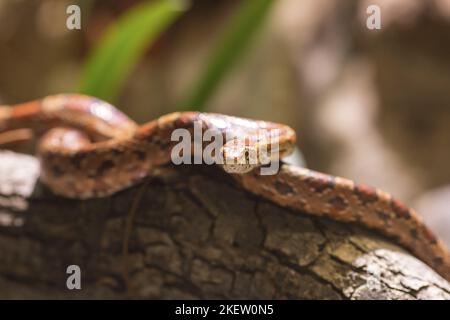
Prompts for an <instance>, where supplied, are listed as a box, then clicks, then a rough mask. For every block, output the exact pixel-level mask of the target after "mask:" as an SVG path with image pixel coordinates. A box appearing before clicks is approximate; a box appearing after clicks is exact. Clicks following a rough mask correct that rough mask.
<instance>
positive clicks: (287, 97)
mask: <svg viewBox="0 0 450 320" xmlns="http://www.w3.org/2000/svg"><path fill="white" fill-rule="evenodd" d="M73 4H76V5H78V6H79V8H80V9H81V29H79V30H78V29H74V30H69V29H68V28H67V26H66V22H67V19H68V18H69V16H71V14H70V13H69V14H68V13H67V12H66V10H67V8H68V7H69V6H70V5H73ZM373 4H376V5H378V6H379V7H380V8H381V29H380V30H369V29H368V28H367V27H366V20H367V18H368V17H369V14H367V12H366V10H367V7H368V6H369V5H373ZM0 70H1V72H0V103H2V104H14V103H18V102H24V101H28V100H32V99H36V98H40V97H43V96H46V95H49V94H55V93H63V92H82V93H87V94H92V95H95V96H98V97H100V98H103V99H105V100H107V101H109V102H111V103H113V104H114V105H116V106H117V107H118V108H120V109H122V110H123V111H124V112H126V113H127V114H128V115H129V116H130V117H132V118H133V119H135V120H136V121H138V122H139V123H143V122H146V121H149V120H151V119H154V118H155V117H158V116H160V115H162V114H165V113H168V112H171V111H175V110H201V111H209V112H221V113H226V114H231V115H237V116H245V117H251V118H258V119H265V120H271V121H276V122H282V123H286V124H289V125H290V126H292V127H294V128H295V129H296V131H297V133H298V137H299V147H300V149H301V151H302V153H303V156H304V158H305V161H306V165H307V166H308V167H309V168H312V169H314V170H318V171H322V172H326V173H330V174H333V175H338V176H343V177H346V178H350V179H353V180H355V181H358V182H364V183H367V184H370V185H373V186H376V187H379V188H381V189H383V190H385V191H387V192H389V193H392V194H393V195H395V196H396V197H397V198H400V199H402V200H403V201H405V202H406V203H407V204H408V205H411V206H413V207H415V208H416V209H417V210H418V211H419V212H420V213H421V214H422V215H423V216H424V218H425V219H426V220H427V221H428V223H429V224H430V225H431V226H432V227H433V228H434V229H435V230H436V232H438V233H439V234H440V236H441V237H442V238H444V239H445V240H446V241H447V243H448V244H450V232H449V231H450V0H429V1H423V0H368V1H366V0H360V1H356V0H347V1H342V0H340V1H339V0H302V1H299V0H226V1H224V0H216V1H208V0H195V1H190V2H189V1H175V0H172V1H169V0H156V1H144V0H142V1H139V0H111V1H107V0H101V1H100V0H79V1H75V0H70V1H66V0H39V1H29V0H0Z"/></svg>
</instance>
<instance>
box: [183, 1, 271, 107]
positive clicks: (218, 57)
mask: <svg viewBox="0 0 450 320" xmlns="http://www.w3.org/2000/svg"><path fill="white" fill-rule="evenodd" d="M274 2H275V1H274V0H245V1H242V3H241V4H240V6H239V8H238V9H237V11H236V14H235V16H233V17H232V19H230V21H229V22H228V23H227V25H226V27H225V32H224V34H223V36H222V38H221V39H219V41H218V42H217V46H216V48H215V50H213V52H212V55H211V57H210V58H209V61H208V63H207V64H206V68H205V69H204V70H203V72H201V73H200V77H199V79H198V81H197V82H196V83H195V84H194V86H193V88H192V89H191V90H190V92H189V94H188V96H187V99H185V100H183V101H181V103H180V104H179V105H178V108H177V110H180V111H181V110H193V109H196V110H199V111H201V110H204V109H205V107H206V103H207V101H208V99H209V98H210V97H211V96H212V94H213V93H214V92H215V90H216V89H217V87H218V86H219V84H220V82H221V80H222V79H223V78H224V77H225V75H226V74H227V73H228V72H230V70H231V69H232V67H233V65H234V64H235V63H236V61H237V60H238V58H239V57H240V56H241V55H242V53H243V52H244V51H245V49H246V48H247V47H248V46H249V44H250V42H251V39H252V38H253V36H254V35H255V34H256V33H257V31H258V30H259V29H260V27H261V25H262V24H263V22H264V20H265V17H266V16H267V14H268V12H269V9H270V8H271V5H272V4H273V3H274Z"/></svg>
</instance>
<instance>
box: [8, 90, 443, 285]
mask: <svg viewBox="0 0 450 320" xmlns="http://www.w3.org/2000/svg"><path fill="white" fill-rule="evenodd" d="M196 121H201V123H202V126H203V127H204V128H205V129H210V130H213V131H214V132H216V133H219V134H221V135H222V136H223V137H224V138H225V141H226V143H225V145H224V148H223V149H222V152H223V153H224V156H225V153H226V152H227V140H226V137H227V135H228V134H229V133H232V134H231V136H236V135H238V136H246V137H248V139H247V140H246V143H245V144H244V146H243V147H242V148H243V149H242V150H240V151H241V152H238V153H239V155H238V156H237V157H242V158H244V159H246V156H247V153H248V150H249V149H252V148H260V147H265V148H268V149H271V147H272V145H271V144H272V143H273V141H274V140H269V139H264V138H263V139H261V136H260V135H259V133H258V134H257V131H258V130H261V129H264V130H267V129H269V130H270V129H277V130H276V132H277V134H276V135H275V137H272V138H274V139H275V141H276V142H277V144H278V149H277V150H278V151H279V152H280V157H281V158H282V157H283V156H285V155H287V154H289V153H290V152H291V151H292V149H293V148H294V146H295V139H296V138H295V133H294V132H293V130H292V129H291V128H289V127H287V126H285V125H281V124H276V123H271V122H265V121H257V120H248V119H242V118H236V117H230V116H225V115H219V114H208V113H199V112H181V113H180V112H178V113H172V114H169V115H166V116H163V117H160V118H159V119H157V120H154V121H151V122H149V123H147V124H144V125H142V126H138V125H137V124H136V123H135V122H133V121H132V120H131V119H129V118H128V117H127V116H126V115H124V114H123V113H121V112H120V111H118V110H117V109H116V108H114V107H113V106H112V105H110V104H108V103H106V102H103V101H101V100H99V99H96V98H93V97H88V96H82V95H74V94H62V95H56V96H48V97H46V98H44V99H42V100H36V101H32V102H28V103H24V104H19V105H15V106H1V107H0V133H2V132H7V131H11V130H14V129H19V128H31V129H33V130H34V131H35V132H36V133H37V134H38V135H43V137H42V139H41V140H40V143H39V146H38V156H39V158H40V162H41V167H42V170H41V179H42V181H43V182H44V183H45V184H46V185H48V186H49V187H50V188H51V189H52V191H54V192H55V193H56V194H59V195H62V196H64V197H69V198H79V199H86V198H92V197H102V196H107V195H110V194H113V193H115V192H117V191H120V190H122V189H124V188H126V187H128V186H131V185H133V184H136V183H138V182H139V181H141V180H142V179H144V178H145V177H146V176H147V175H148V174H149V172H150V170H151V169H152V168H154V167H155V166H161V165H164V164H167V163H169V162H170V161H171V150H172V148H173V147H174V145H175V142H174V141H171V134H172V132H173V131H174V130H175V129H180V128H184V129H187V130H189V131H190V132H192V131H193V130H194V123H195V122H196ZM228 142H229V141H228ZM225 158H226V157H225ZM259 165H260V163H257V164H255V165H248V164H244V166H243V167H242V168H243V169H242V170H240V169H239V167H235V166H232V165H229V164H227V162H225V163H224V164H223V165H222V167H223V168H224V169H225V170H226V171H228V172H230V173H232V176H233V177H234V178H235V180H236V181H237V182H238V183H239V184H240V185H241V186H242V187H243V188H244V189H246V190H248V191H250V192H251V193H254V194H257V195H260V196H262V197H264V198H267V199H269V200H271V201H273V202H275V203H277V204H278V205H281V206H284V207H290V208H293V209H296V210H301V211H302V212H305V213H308V214H311V215H317V216H324V217H328V218H331V219H334V220H338V221H344V222H352V223H358V224H362V225H363V226H366V227H368V228H370V229H373V230H376V231H378V232H381V233H382V234H384V235H386V236H388V237H390V238H394V239H396V240H397V242H398V243H399V244H400V245H402V246H403V247H405V248H406V249H408V250H409V251H411V252H412V253H413V254H415V255H416V256H417V257H418V258H419V259H421V260H423V261H424V262H425V263H427V264H428V265H430V266H431V267H432V268H434V269H435V270H436V271H437V272H438V273H440V274H441V275H442V276H443V277H444V278H446V279H447V280H450V254H449V252H448V250H447V248H446V247H445V246H444V245H443V244H442V243H441V242H440V241H439V240H438V239H437V238H436V237H435V236H434V235H433V233H432V232H431V231H430V230H429V229H428V228H427V227H426V226H425V224H424V223H423V222H422V221H421V220H420V218H419V217H418V215H417V214H416V213H415V212H414V211H413V210H412V209H409V208H408V207H406V206H405V205H403V204H402V203H401V202H399V201H397V200H395V199H393V198H392V197H391V196H390V195H389V194H386V193H385V192H383V191H380V190H377V189H374V188H371V187H368V186H365V185H360V184H355V183H354V182H352V181H350V180H347V179H343V178H339V177H334V176H330V175H326V174H323V173H318V172H314V171H312V170H308V169H305V168H295V167H291V168H290V169H289V170H287V169H286V168H285V167H281V170H280V171H279V172H278V173H277V174H275V175H261V174H260V173H259V171H258V170H252V169H254V167H257V166H259Z"/></svg>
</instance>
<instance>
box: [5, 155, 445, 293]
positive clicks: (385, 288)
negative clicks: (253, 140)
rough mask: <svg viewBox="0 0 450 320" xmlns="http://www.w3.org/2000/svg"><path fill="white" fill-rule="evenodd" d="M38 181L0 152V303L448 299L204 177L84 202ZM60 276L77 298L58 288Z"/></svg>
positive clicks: (414, 274) (180, 170) (358, 248)
mask: <svg viewBox="0 0 450 320" xmlns="http://www.w3.org/2000/svg"><path fill="white" fill-rule="evenodd" d="M38 175H39V168H38V164H37V161H36V159H35V158H33V157H30V156H25V155H20V154H16V153H12V152H0V195H1V196H0V298H2V299H5V298H6V299H7V298H69V299H78V298H113V299H114V298H225V299H228V298H254V299H272V298H275V299H283V298H294V299H303V298H305V299H439V298H442V299H448V298H450V285H449V283H448V282H447V281H445V280H443V279H442V278H441V277H439V276H438V275H437V274H436V273H435V272H434V271H432V270H431V269H430V268H428V267H427V266H426V265H424V264H423V263H421V262H420V261H418V260H416V259H415V258H413V257H411V256H410V255H409V254H408V253H406V252H405V251H403V250H402V249H400V248H399V247H397V246H395V245H394V244H392V243H391V242H389V241H388V240H386V239H383V238H381V237H379V236H377V235H375V234H373V233H371V232H370V231H367V230H365V229H363V228H360V227H356V226H352V225H346V224H342V223H337V222H333V221H330V220H327V219H321V218H312V217H309V216H308V215H306V214H304V213H302V212H295V211H292V210H288V209H284V208H281V207H279V206H277V205H274V204H272V203H270V202H269V201H266V200H264V199H261V198H258V197H256V196H253V195H251V194H249V193H248V192H245V191H243V190H241V189H240V188H239V187H238V186H236V185H235V184H234V183H233V181H232V180H231V179H230V178H229V177H228V176H227V175H226V174H225V173H223V172H222V171H221V170H220V169H217V168H214V167H207V166H185V167H174V166H167V167H163V168H160V169H158V170H156V171H155V172H154V173H153V175H152V177H151V178H149V179H148V181H146V183H144V184H141V185H138V186H136V187H133V188H130V189H128V190H124V191H123V192H120V193H118V194H116V195H114V196H112V197H109V198H104V199H93V200H87V201H74V200H67V199H62V198H57V197H55V196H53V195H52V194H51V192H50V191H48V190H47V189H46V188H45V187H44V186H42V185H40V184H39V183H38V182H36V181H37V177H38ZM133 204H134V205H135V207H136V210H135V211H134V212H133V210H131V208H132V207H133ZM127 226H128V227H129V231H130V232H129V234H128V235H127V234H126V233H127V232H125V231H126V229H127ZM124 244H125V247H126V248H127V249H126V251H124ZM69 265H78V266H80V268H81V272H82V290H73V291H71V290H68V289H67V288H66V279H67V276H68V275H67V274H66V268H67V266H69Z"/></svg>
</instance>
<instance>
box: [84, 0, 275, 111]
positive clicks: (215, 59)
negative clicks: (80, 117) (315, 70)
mask: <svg viewBox="0 0 450 320" xmlns="http://www.w3.org/2000/svg"><path fill="white" fill-rule="evenodd" d="M274 2H275V1H274V0H244V1H242V3H241V4H240V5H239V7H238V8H237V10H236V12H235V15H234V16H233V17H232V18H231V19H230V21H228V22H227V24H226V26H225V30H224V34H223V35H222V37H221V38H220V39H219V40H218V42H217V45H216V48H215V49H214V50H213V52H212V54H211V56H210V58H209V60H208V63H207V64H206V67H205V69H204V70H202V71H201V72H200V73H199V78H198V80H197V82H195V84H194V86H193V87H192V88H191V90H190V91H189V92H188V94H187V98H186V99H183V100H182V101H181V103H180V104H179V105H178V108H177V109H178V110H180V111H181V110H192V109H197V110H204V109H205V107H206V103H207V101H208V99H209V98H210V97H211V96H212V95H213V93H214V92H215V90H216V89H217V88H218V86H219V85H220V82H221V80H222V79H223V78H224V77H225V76H226V74H227V73H229V72H230V70H231V69H232V67H233V65H234V64H235V63H236V61H237V60H238V58H239V57H240V56H242V53H243V52H244V51H245V49H246V48H247V47H248V46H249V44H250V43H251V39H252V38H253V36H254V35H255V34H256V33H257V31H258V30H259V28H260V27H261V25H262V24H263V21H264V20H265V17H266V16H267V13H268V12H269V9H270V7H271V5H272V4H273V3H274ZM182 3H184V2H181V1H174V0H172V1H169V0H160V1H157V2H150V3H148V2H145V3H144V4H140V5H137V6H136V7H134V8H132V9H130V10H129V11H127V12H126V13H125V14H124V15H123V16H122V17H120V18H119V19H118V20H117V21H115V22H114V23H113V25H111V26H110V27H109V29H108V30H107V31H106V32H105V35H104V36H103V38H102V39H101V40H100V42H99V45H98V46H97V47H96V48H94V50H93V52H92V54H91V55H90V57H89V58H88V60H87V62H86V63H85V66H84V70H83V73H82V77H81V83H80V87H79V90H78V91H79V92H81V93H84V94H89V95H93V96H96V97H99V98H101V99H104V100H107V101H110V102H114V100H115V99H116V98H117V96H118V95H119V94H120V92H121V89H122V87H123V85H124V83H125V81H126V80H127V77H128V76H129V74H130V73H131V71H132V70H133V68H134V67H135V66H136V64H137V63H138V62H139V60H140V58H141V57H142V55H143V54H144V52H145V49H146V48H147V47H149V46H151V45H152V44H153V42H154V41H155V40H156V39H157V38H158V36H160V35H161V34H162V33H163V32H164V31H165V30H166V29H167V28H168V27H169V26H170V25H171V23H173V22H174V21H175V20H176V19H177V18H178V17H179V16H180V15H181V14H182V13H183V12H184V10H185V6H182V5H181V4H182Z"/></svg>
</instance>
